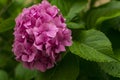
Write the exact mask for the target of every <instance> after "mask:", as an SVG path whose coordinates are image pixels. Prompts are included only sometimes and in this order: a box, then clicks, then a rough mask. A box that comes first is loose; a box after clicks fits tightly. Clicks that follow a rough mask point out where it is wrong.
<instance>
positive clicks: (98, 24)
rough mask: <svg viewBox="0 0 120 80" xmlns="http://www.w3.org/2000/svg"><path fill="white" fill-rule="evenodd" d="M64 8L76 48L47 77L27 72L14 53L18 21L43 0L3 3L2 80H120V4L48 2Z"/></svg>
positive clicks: (0, 38)
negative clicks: (14, 35)
mask: <svg viewBox="0 0 120 80" xmlns="http://www.w3.org/2000/svg"><path fill="white" fill-rule="evenodd" d="M48 1H50V2H51V4H53V5H56V6H57V7H58V8H60V10H61V13H62V14H63V16H64V17H65V18H66V23H67V27H68V28H70V29H71V30H72V37H73V45H72V46H71V47H69V48H68V49H67V50H68V51H67V52H66V54H65V55H64V57H62V60H61V61H60V62H58V63H57V64H56V66H55V67H54V68H52V69H50V70H48V71H46V72H44V73H42V72H38V71H35V70H29V69H26V68H24V67H23V66H22V65H21V64H20V63H18V62H16V61H15V59H14V56H13V53H12V43H13V28H14V26H15V17H16V16H17V15H18V14H19V13H20V12H21V11H22V9H23V8H24V7H28V6H31V5H33V4H36V3H39V2H41V0H0V80H120V0H111V1H110V2H108V3H106V4H104V5H100V6H98V7H95V6H94V5H95V3H96V1H97V0H91V1H88V0H76V1H75V0H48Z"/></svg>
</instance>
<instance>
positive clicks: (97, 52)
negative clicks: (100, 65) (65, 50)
mask: <svg viewBox="0 0 120 80" xmlns="http://www.w3.org/2000/svg"><path fill="white" fill-rule="evenodd" d="M79 32H80V31H79ZM79 32H78V31H77V33H73V36H74V35H76V36H75V38H76V40H74V41H73V45H72V46H71V47H70V51H71V52H72V53H73V54H76V55H78V56H80V57H82V58H84V59H86V60H90V61H96V62H111V61H115V60H114V59H113V58H112V57H111V55H112V54H113V51H112V47H111V42H110V41H109V39H108V38H107V37H106V36H105V35H104V33H102V32H100V31H97V30H94V29H92V30H87V31H81V32H80V33H79ZM77 34H78V35H77ZM73 39H74V37H73Z"/></svg>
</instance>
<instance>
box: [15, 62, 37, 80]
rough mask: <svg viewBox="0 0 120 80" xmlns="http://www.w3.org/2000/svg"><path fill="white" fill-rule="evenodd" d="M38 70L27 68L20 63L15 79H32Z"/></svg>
mask: <svg viewBox="0 0 120 80" xmlns="http://www.w3.org/2000/svg"><path fill="white" fill-rule="evenodd" d="M36 73H37V72H36V71H34V70H29V69H26V68H24V67H23V66H22V64H19V65H18V66H17V67H16V69H15V80H31V79H32V78H34V77H36Z"/></svg>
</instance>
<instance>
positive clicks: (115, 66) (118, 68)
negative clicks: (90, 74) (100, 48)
mask: <svg viewBox="0 0 120 80" xmlns="http://www.w3.org/2000/svg"><path fill="white" fill-rule="evenodd" d="M99 65H100V67H101V69H102V70H104V71H105V72H106V73H108V74H109V75H112V76H114V77H119V78H120V62H110V63H99Z"/></svg>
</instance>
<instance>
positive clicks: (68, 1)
mask: <svg viewBox="0 0 120 80" xmlns="http://www.w3.org/2000/svg"><path fill="white" fill-rule="evenodd" d="M85 1H87V0H84V1H82V0H76V1H74V0H52V1H51V3H52V4H54V5H56V6H57V7H58V8H59V9H60V10H61V12H62V14H63V15H64V16H67V14H68V13H69V15H68V18H70V17H74V15H75V14H76V13H78V12H79V11H81V10H82V9H83V7H82V6H83V5H84V4H82V3H83V2H85ZM75 4H77V5H75ZM76 7H77V9H75V8H76ZM70 9H71V10H70ZM69 11H70V12H69Z"/></svg>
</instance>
